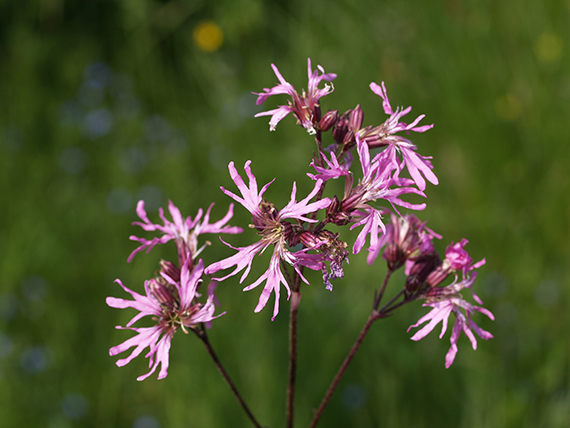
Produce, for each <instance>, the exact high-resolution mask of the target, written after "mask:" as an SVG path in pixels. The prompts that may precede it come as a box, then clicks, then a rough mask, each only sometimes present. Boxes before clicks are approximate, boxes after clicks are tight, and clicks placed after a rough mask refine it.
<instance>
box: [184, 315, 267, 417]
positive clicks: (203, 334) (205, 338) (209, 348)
mask: <svg viewBox="0 0 570 428" xmlns="http://www.w3.org/2000/svg"><path fill="white" fill-rule="evenodd" d="M192 331H193V332H194V333H196V336H198V338H199V339H200V340H201V341H202V343H203V344H204V346H205V347H206V349H207V351H208V354H210V357H212V360H213V361H214V364H215V365H216V367H217V368H218V371H219V372H220V374H221V375H222V377H223V378H224V380H225V381H226V383H227V384H228V386H229V387H230V389H231V390H232V393H233V394H234V397H236V399H237V400H238V401H239V403H240V405H241V407H242V408H243V410H244V411H245V413H247V416H248V417H249V419H250V420H251V422H252V423H253V425H255V427H256V428H262V427H261V425H260V424H259V422H257V420H256V419H255V417H254V416H253V414H252V413H251V411H250V410H249V407H247V404H245V401H244V400H243V398H242V397H241V395H240V393H239V392H238V390H237V388H236V386H235V385H234V383H233V382H232V380H231V379H230V376H229V375H228V373H227V372H226V370H225V369H224V366H222V363H221V362H220V360H219V359H218V356H217V355H216V353H215V352H214V349H213V348H212V345H211V344H210V340H209V339H208V334H207V333H206V329H205V328H204V324H201V329H200V330H199V331H198V330H194V329H193V330H192Z"/></svg>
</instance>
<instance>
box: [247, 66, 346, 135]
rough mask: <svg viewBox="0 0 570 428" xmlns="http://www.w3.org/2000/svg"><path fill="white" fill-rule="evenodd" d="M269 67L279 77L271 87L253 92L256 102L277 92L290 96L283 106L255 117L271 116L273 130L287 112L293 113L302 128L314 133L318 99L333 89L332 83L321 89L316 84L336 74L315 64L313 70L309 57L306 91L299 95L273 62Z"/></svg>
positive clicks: (318, 112) (318, 113)
mask: <svg viewBox="0 0 570 428" xmlns="http://www.w3.org/2000/svg"><path fill="white" fill-rule="evenodd" d="M271 68H273V71H274V72H275V75H276V76H277V78H278V79H279V83H278V84H277V85H275V86H274V87H273V88H264V89H263V90H264V92H262V93H259V94H258V93H255V92H254V94H255V95H258V97H257V104H258V105H259V104H262V103H263V102H264V101H265V100H266V99H267V98H268V97H270V96H272V95H278V94H287V95H289V96H290V97H291V100H289V101H288V104H287V105H285V106H279V107H278V108H276V109H273V110H269V111H264V112H261V113H257V114H256V115H255V117H260V116H271V119H270V121H269V129H270V130H271V131H275V127H276V126H277V124H278V123H279V122H280V121H281V120H282V119H283V118H284V117H285V116H287V115H288V114H289V113H293V114H294V115H295V117H296V118H297V121H298V123H299V124H300V125H301V126H303V128H305V129H306V130H307V131H308V132H309V133H310V134H314V133H316V129H315V126H316V125H317V123H318V121H319V120H320V106H319V99H320V98H321V97H323V96H325V95H328V94H330V93H331V92H332V91H333V86H332V84H330V85H329V84H325V87H324V88H322V89H319V87H318V85H319V83H320V82H321V81H322V80H325V81H327V82H331V81H333V80H334V79H336V74H334V73H328V74H326V73H325V70H324V69H323V67H321V66H320V65H318V66H317V70H314V71H313V70H312V68H311V59H310V58H309V59H308V61H307V68H308V75H309V83H308V86H307V92H305V90H304V89H303V91H302V92H301V94H300V95H299V93H298V92H297V91H296V90H295V88H294V87H293V85H291V84H290V83H289V82H287V81H286V80H285V79H284V78H283V76H282V75H281V73H280V72H279V70H278V69H277V67H276V66H275V65H274V64H271ZM319 72H320V74H319Z"/></svg>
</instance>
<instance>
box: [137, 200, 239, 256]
mask: <svg viewBox="0 0 570 428" xmlns="http://www.w3.org/2000/svg"><path fill="white" fill-rule="evenodd" d="M213 206H214V204H211V205H210V206H209V207H208V210H207V211H206V214H205V215H204V218H203V219H202V214H203V211H202V208H200V209H199V210H198V213H197V214H196V217H194V219H192V218H191V217H190V216H188V217H186V218H184V217H182V215H181V214H180V210H179V209H178V208H177V207H176V206H175V205H174V204H173V203H172V201H168V210H169V211H170V215H171V216H172V221H169V220H167V219H166V217H165V216H164V210H163V209H162V208H159V210H158V212H159V215H160V218H161V219H162V221H163V223H164V225H160V224H155V223H152V222H151V221H150V220H149V219H148V216H147V214H146V211H145V208H144V201H143V200H141V201H139V203H138V204H137V215H138V216H139V217H140V219H141V220H142V222H140V221H135V222H133V225H137V226H140V227H142V228H143V230H145V231H147V232H150V231H159V232H162V233H163V235H162V236H161V237H155V238H152V239H150V240H149V239H145V238H139V237H138V236H134V235H133V236H131V237H130V239H131V240H132V241H138V242H140V243H141V245H140V246H139V247H138V248H136V249H135V250H134V251H133V252H132V253H131V255H130V256H129V259H128V261H129V262H130V261H131V260H132V259H133V257H134V256H135V255H136V254H137V253H138V252H140V251H142V250H145V249H146V252H147V253H148V252H149V251H150V250H152V249H153V247H154V246H155V245H157V244H164V243H166V242H168V241H170V240H172V239H174V242H175V243H176V247H177V249H178V263H179V264H180V266H182V265H183V264H184V262H185V261H186V257H187V256H188V254H190V259H191V260H194V259H195V258H196V257H197V256H198V255H199V254H200V251H201V250H202V248H198V236H199V235H202V234H204V233H214V234H218V233H230V234H235V233H241V232H243V229H242V228H241V227H236V226H227V225H226V223H227V222H228V221H230V219H231V218H232V216H233V209H234V205H233V204H230V207H229V209H228V212H227V213H226V215H225V216H224V217H223V218H222V219H221V220H218V221H217V222H215V223H212V224H210V211H211V210H212V207H213ZM200 220H202V221H200ZM191 266H192V264H191Z"/></svg>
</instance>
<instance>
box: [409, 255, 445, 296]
mask: <svg viewBox="0 0 570 428" xmlns="http://www.w3.org/2000/svg"><path fill="white" fill-rule="evenodd" d="M440 263H441V261H440V260H439V256H438V255H437V254H430V255H426V256H423V257H421V258H420V259H418V260H416V261H415V262H414V264H413V266H412V268H411V269H410V273H409V274H408V278H407V279H406V290H407V291H409V292H414V291H416V290H418V288H419V287H420V286H421V285H422V284H424V283H425V282H426V278H428V276H429V275H430V273H431V272H433V270H434V269H435V267H436V266H438V265H439V264H440Z"/></svg>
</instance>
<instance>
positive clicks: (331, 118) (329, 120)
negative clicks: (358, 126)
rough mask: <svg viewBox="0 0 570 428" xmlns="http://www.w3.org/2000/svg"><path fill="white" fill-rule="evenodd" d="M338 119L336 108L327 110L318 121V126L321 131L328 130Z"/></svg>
mask: <svg viewBox="0 0 570 428" xmlns="http://www.w3.org/2000/svg"><path fill="white" fill-rule="evenodd" d="M337 119H338V110H329V111H327V112H326V113H325V115H324V116H323V118H322V119H321V120H320V122H319V127H320V128H321V131H328V130H329V129H331V128H332V127H333V126H334V125H335V124H336V121H337Z"/></svg>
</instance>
